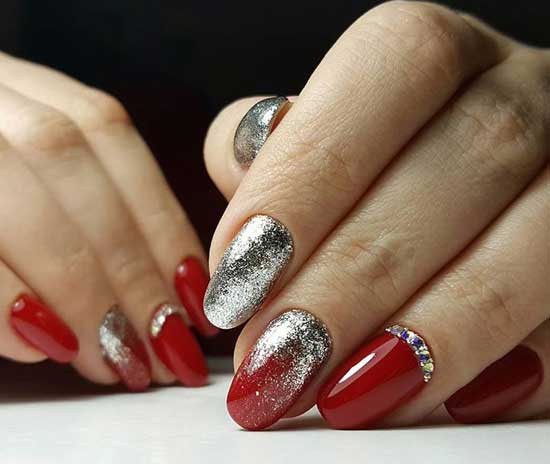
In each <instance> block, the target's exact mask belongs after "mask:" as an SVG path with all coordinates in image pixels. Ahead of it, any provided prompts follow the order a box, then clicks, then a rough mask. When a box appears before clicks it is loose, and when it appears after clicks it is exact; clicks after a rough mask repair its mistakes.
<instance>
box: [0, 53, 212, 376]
mask: <svg viewBox="0 0 550 464" xmlns="http://www.w3.org/2000/svg"><path fill="white" fill-rule="evenodd" d="M1 64H2V66H0V82H3V83H4V84H5V85H7V86H9V87H10V88H13V89H15V90H16V91H18V92H20V93H21V94H23V95H25V96H27V97H29V98H30V99H32V100H36V101H38V102H40V103H42V104H44V105H46V106H48V107H50V108H54V109H56V110H57V111H59V112H61V113H62V114H64V115H66V116H67V117H68V118H69V119H71V120H72V121H74V123H75V124H76V126H77V127H78V129H79V131H80V136H81V138H83V140H85V142H86V144H88V145H89V147H90V149H91V150H93V152H94V155H95V156H96V157H97V158H98V160H99V161H100V163H101V164H102V166H103V168H104V169H105V170H106V172H107V174H108V176H109V177H110V178H111V179H112V183H113V185H114V187H115V188H116V190H117V191H118V194H119V195H120V197H121V199H122V201H123V203H124V204H125V205H126V207H127V209H128V211H129V213H130V215H131V217H132V222H133V223H134V224H135V226H134V227H133V228H134V229H135V227H136V226H137V228H138V229H139V232H140V235H141V236H142V239H141V240H140V241H141V242H142V243H145V242H146V244H147V247H148V250H149V251H148V253H147V254H149V255H152V257H153V258H154V260H155V261H156V265H155V266H154V267H156V268H157V269H158V270H160V273H161V275H162V278H163V279H164V284H165V285H164V291H163V293H164V294H166V292H168V294H169V297H164V300H166V301H168V300H173V299H174V298H175V297H176V292H177V293H178V295H179V297H180V299H181V301H182V303H183V304H184V306H185V309H186V310H187V312H188V313H189V316H190V318H191V320H192V322H193V324H194V325H195V326H196V327H197V329H198V330H199V331H200V332H201V333H202V334H203V335H206V336H212V335H215V334H216V333H217V329H216V328H215V327H213V326H212V325H211V324H209V323H208V321H207V319H206V318H205V317H204V311H203V308H202V299H203V296H204V291H205V290H206V285H207V279H208V276H207V274H206V273H205V270H204V269H205V262H206V260H205V256H204V252H203V250H202V247H201V245H200V242H199V239H198V237H197V235H196V233H195V231H194V229H193V227H192V225H191V223H190V222H189V219H188V218H187V216H186V214H185V212H184V211H183V209H182V208H181V206H180V204H179V202H178V201H177V199H176V197H175V196H174V194H173V193H172V192H171V190H170V188H169V186H168V184H167V183H166V180H165V178H164V176H163V175H162V172H161V170H160V168H159V166H158V165H157V163H156V161H155V159H154V157H153V156H152V154H151V152H150V150H149V148H148V147H147V145H146V144H145V142H144V141H143V140H142V138H141V137H140V135H139V134H138V132H137V130H136V129H135V127H134V126H133V125H132V123H131V121H130V118H129V116H128V114H127V113H126V111H125V110H124V108H123V107H122V105H121V104H120V103H119V102H118V101H116V100H115V99H114V98H113V97H111V96H109V95H107V94H104V93H103V92H100V91H98V90H95V89H91V88H89V87H86V86H84V85H82V84H80V83H79V82H77V81H75V80H73V79H71V78H69V77H67V76H65V75H63V74H61V73H59V72H56V71H54V70H51V69H49V68H45V67H42V66H38V65H35V64H32V63H27V62H24V61H21V60H17V59H15V58H12V57H9V56H7V55H2V56H1ZM116 204H117V205H118V204H120V200H119V201H117V202H116ZM127 216H128V214H125V215H123V216H122V218H126V217H127ZM113 217H116V216H113ZM144 240H145V242H144ZM135 244H136V241H133V242H128V243H127V244H125V243H124V242H123V243H120V244H119V245H121V246H119V247H118V248H117V249H118V250H119V253H118V255H119V256H122V255H123V254H124V253H123V252H124V250H127V249H128V248H129V247H130V245H132V246H133V250H137V249H136V247H135V246H134V245H135ZM124 245H126V246H124ZM141 248H142V253H145V250H144V249H143V246H142V247H141ZM122 257H123V258H124V261H125V262H127V263H135V264H136V265H131V266H130V265H129V266H126V269H127V270H130V268H132V269H134V270H135V271H136V272H137V273H138V274H140V272H139V268H141V269H142V270H144V269H145V268H146V267H147V266H149V265H148V264H147V263H150V262H151V259H150V257H149V258H148V259H142V260H141V261H140V257H139V256H136V257H135V259H134V258H132V256H129V255H124V256H122ZM139 263H142V264H147V266H138V265H137V264H139ZM147 270H148V271H151V269H147ZM158 270H157V271H156V272H155V273H152V272H150V273H149V275H150V276H152V275H153V274H155V275H158ZM132 277H135V276H132ZM150 279H151V281H150V282H148V285H147V286H143V287H142V288H143V289H147V288H149V289H151V292H150V297H151V299H155V298H153V293H154V291H153V289H154V288H158V287H159V285H157V284H155V285H152V284H153V283H154V281H155V280H158V279H157V278H156V277H155V279H153V278H152V277H151V278H150ZM131 280H132V282H135V284H136V286H139V285H141V284H143V283H144V282H141V284H140V283H139V282H138V280H139V279H135V278H132V279H131ZM174 290H175V291H176V292H175V291H174ZM164 300H161V301H164ZM144 303H145V302H144ZM131 306H134V305H133V304H132V305H131ZM149 313H150V308H149V310H148V311H143V312H142V313H141V314H142V317H143V318H144V320H143V321H141V322H140V323H138V325H139V326H140V327H143V323H144V322H145V318H149V317H150V314H149ZM187 338H189V337H187ZM190 343H191V341H190ZM191 344H193V345H194V343H191ZM155 375H156V378H157V377H158V376H161V377H162V378H163V379H164V380H168V377H167V376H166V375H165V374H163V373H162V370H159V369H155ZM158 379H159V380H160V377H158Z"/></svg>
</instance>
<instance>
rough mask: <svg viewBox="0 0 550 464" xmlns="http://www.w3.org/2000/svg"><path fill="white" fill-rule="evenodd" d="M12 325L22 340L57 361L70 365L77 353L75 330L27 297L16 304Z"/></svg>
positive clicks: (11, 318) (12, 311)
mask: <svg viewBox="0 0 550 464" xmlns="http://www.w3.org/2000/svg"><path fill="white" fill-rule="evenodd" d="M10 322H11V326H12V327H13V329H14V330H15V332H16V333H17V334H18V335H19V336H20V337H21V338H23V339H24V340H25V341H27V342H28V343H29V344H30V345H32V346H33V347H34V348H36V349H37V350H40V351H42V352H43V353H44V354H46V355H47V356H48V357H49V358H50V359H52V360H54V361H57V362H59V363H68V362H71V361H72V360H73V359H74V358H75V357H76V355H77V354H78V340H77V338H76V336H75V334H74V333H73V331H72V330H71V329H70V328H69V327H68V326H67V325H66V324H65V323H64V322H63V321H62V320H61V319H60V318H59V317H58V316H57V315H56V314H55V313H54V312H53V311H51V310H50V309H49V308H47V307H46V306H45V305H44V304H43V303H40V302H39V301H37V300H35V299H34V298H31V297H30V296H28V295H22V296H20V297H19V298H18V299H17V300H16V301H15V303H13V305H12V307H11V314H10Z"/></svg>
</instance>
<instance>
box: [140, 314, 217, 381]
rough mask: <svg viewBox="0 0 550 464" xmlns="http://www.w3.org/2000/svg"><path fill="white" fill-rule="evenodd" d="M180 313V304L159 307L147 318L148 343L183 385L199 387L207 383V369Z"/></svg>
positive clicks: (199, 349)
mask: <svg viewBox="0 0 550 464" xmlns="http://www.w3.org/2000/svg"><path fill="white" fill-rule="evenodd" d="M182 312H183V307H182V306H180V305H174V304H167V303H165V304H162V305H160V306H159V307H158V308H157V309H156V310H155V312H154V313H153V316H152V318H151V324H150V326H149V340H150V341H151V346H152V347H153V349H154V350H155V354H156V355H157V357H158V358H159V359H160V360H161V361H162V363H163V364H164V365H165V366H166V367H167V368H168V369H170V371H171V372H172V373H173V374H174V375H175V376H176V377H177V378H178V380H179V381H180V382H181V383H182V384H183V385H186V386H188V387H200V386H203V385H205V384H206V382H207V380H208V367H207V366H206V360H205V359H204V355H203V354H202V351H201V348H200V346H199V343H198V342H197V340H196V339H195V337H194V335H193V334H192V333H191V331H190V330H189V328H188V327H187V326H186V325H185V322H184V321H183V318H182V316H181V314H182Z"/></svg>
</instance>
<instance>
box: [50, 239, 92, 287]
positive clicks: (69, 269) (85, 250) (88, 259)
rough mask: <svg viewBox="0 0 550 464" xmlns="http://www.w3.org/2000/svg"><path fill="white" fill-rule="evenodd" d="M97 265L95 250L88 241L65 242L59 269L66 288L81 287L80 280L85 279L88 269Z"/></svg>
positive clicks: (61, 280) (88, 273) (88, 272)
mask: <svg viewBox="0 0 550 464" xmlns="http://www.w3.org/2000/svg"><path fill="white" fill-rule="evenodd" d="M96 266H97V259H96V255H95V251H94V249H93V247H92V246H91V244H90V243H88V242H86V241H82V242H81V241H79V243H77V244H67V245H66V249H65V252H64V257H63V266H62V269H61V271H60V272H61V275H62V278H61V279H59V281H60V282H64V283H65V285H66V287H67V288H78V287H82V282H84V281H87V280H88V279H87V278H83V277H88V276H89V275H90V270H91V269H95V268H96Z"/></svg>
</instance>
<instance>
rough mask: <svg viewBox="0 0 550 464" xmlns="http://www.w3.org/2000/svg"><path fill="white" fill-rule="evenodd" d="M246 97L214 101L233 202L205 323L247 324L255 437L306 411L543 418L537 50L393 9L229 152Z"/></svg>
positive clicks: (247, 129) (422, 12)
mask: <svg viewBox="0 0 550 464" xmlns="http://www.w3.org/2000/svg"><path fill="white" fill-rule="evenodd" d="M280 65H281V66H284V59H282V61H281V63H280ZM260 100H261V99H260V98H252V99H250V98H249V99H245V100H242V101H239V102H237V103H235V104H233V105H231V106H229V107H228V108H226V109H225V110H224V111H223V112H222V113H221V114H220V115H219V117H218V118H217V119H216V121H215V122H214V123H213V125H212V127H211V129H210V131H209V134H208V138H207V140H206V145H205V152H206V163H207V167H208V169H209V172H210V174H211V176H212V178H213V179H214V180H215V182H216V183H217V185H218V186H219V188H220V190H221V191H222V192H223V193H224V194H225V195H226V197H227V198H228V199H230V203H229V206H228V208H227V211H226V212H225V214H224V216H223V218H222V220H221V222H220V224H219V226H218V229H217V231H216V233H215V236H214V239H213V242H212V248H211V250H210V258H211V269H212V270H216V271H215V273H214V274H213V277H212V280H211V283H210V286H209V289H208V291H207V294H206V299H205V311H206V314H207V317H208V318H209V319H210V321H211V322H213V323H214V324H215V325H217V326H219V327H221V328H229V327H234V326H236V325H239V324H241V323H243V322H245V321H246V320H247V319H248V318H250V317H252V316H253V315H254V314H255V315H254V317H252V319H250V321H249V322H248V323H247V324H246V327H245V328H244V331H243V332H242V334H241V336H240V339H239V341H238V344H237V348H236V353H235V364H236V366H240V367H239V369H238V371H237V373H236V376H235V379H234V381H233V384H232V386H231V389H230V392H229V396H228V408H229V412H230V413H231V415H232V417H233V418H234V419H235V420H236V421H237V422H238V423H239V424H240V425H242V426H243V427H245V428H248V429H261V428H265V427H268V426H270V425H272V424H273V423H275V422H276V421H277V420H278V419H279V418H281V417H283V416H294V415H298V414H300V413H302V412H303V411H305V410H307V409H309V408H310V407H311V406H312V405H313V404H314V403H315V401H316V399H317V402H318V406H319V408H320V411H321V413H322V414H323V416H324V417H325V418H326V419H327V420H328V422H329V423H330V424H331V425H332V426H334V427H338V428H356V427H369V426H373V425H385V426H395V425H403V424H411V423H415V422H417V421H419V420H420V419H422V418H423V417H425V416H426V415H428V414H429V413H430V412H431V411H432V410H434V409H435V408H436V407H438V406H439V405H441V404H442V403H445V402H446V405H447V409H448V410H449V412H450V413H451V415H452V416H454V417H455V418H456V419H457V420H459V421H463V422H479V421H487V420H493V419H520V418H525V417H531V416H534V415H536V414H538V413H540V412H542V411H544V410H546V409H548V408H550V378H549V377H550V376H548V375H547V376H543V369H546V371H547V372H549V371H550V323H549V322H545V321H547V320H548V318H549V317H550V285H549V280H548V279H549V277H548V276H549V272H550V246H549V245H550V171H549V168H548V160H549V155H550V147H549V139H550V137H549V134H550V52H549V51H547V50H540V49H534V48H530V47H527V46H525V45H521V44H518V43H516V42H514V41H512V40H511V39H509V38H506V37H503V36H502V35H500V34H498V33H497V32H495V31H493V30H491V29H490V28H489V27H487V26H486V25H484V24H482V23H481V22H479V21H478V20H476V19H475V18H471V17H468V16H465V15H461V14H458V13H455V12H453V11H450V10H448V9H446V8H443V7H441V6H437V5H433V4H427V3H418V2H414V3H409V2H388V3H384V4H382V5H381V6H379V7H377V8H375V9H374V10H372V11H370V12H369V13H367V14H366V15H364V16H363V17H362V18H360V19H359V20H357V21H356V22H355V23H354V24H353V25H352V26H351V27H350V28H349V29H348V30H347V31H346V32H345V33H344V34H343V36H342V37H341V38H340V39H339V40H338V42H337V43H336V44H335V45H334V47H333V48H332V49H331V50H330V51H329V52H328V54H327V55H326V57H325V58H324V59H323V61H322V63H321V64H320V65H319V67H318V68H317V69H316V70H315V72H314V73H313V75H312V76H311V78H310V79H309V81H308V83H307V84H306V86H305V88H304V89H303V91H302V92H301V94H300V95H299V97H297V98H296V99H295V101H294V103H292V105H291V104H289V103H285V102H284V100H275V101H274V100H271V101H268V102H264V103H262V106H260V107H255V108H254V110H253V112H252V113H248V115H247V116H246V118H245V120H244V121H243V122H242V124H241V125H240V127H239V129H238V131H237V132H238V133H237V137H236V140H235V144H234V143H233V135H234V134H235V131H236V130H237V126H238V125H239V122H240V121H241V119H242V118H243V116H244V115H245V114H246V113H247V112H248V110H250V108H251V106H252V105H253V104H254V103H256V102H258V101H260ZM275 126H276V129H275V130H273V128H274V127H275ZM271 131H272V133H271V135H269V134H270V132H271ZM268 135H269V138H267V136H268ZM266 139H267V140H266ZM264 141H265V145H263V146H262V144H263V142H264ZM260 146H261V150H260V153H259V156H258V157H257V158H256V159H255V160H254V162H253V163H252V165H251V167H250V169H249V170H248V171H247V169H246V165H247V164H248V161H251V160H252V159H253V158H254V154H255V153H256V151H257V148H258V147H260ZM235 149H236V152H235ZM237 159H238V160H240V161H243V163H242V164H241V165H239V163H238V162H237ZM241 180H242V183H240V185H238V184H239V182H241ZM237 185H238V188H237ZM230 242H231V243H230ZM224 250H225V252H224ZM260 308H261V310H260V311H258V310H259V309H260ZM395 324H397V325H398V326H396V327H393V328H392V329H391V330H390V331H388V332H381V329H383V328H386V327H388V328H389V327H392V326H394V325H395ZM266 327H267V328H266ZM403 328H409V329H410V331H406V330H404V329H403ZM377 332H381V333H382V335H380V334H379V333H378V334H377ZM415 334H418V336H415ZM371 337H374V338H372V339H371V340H370V341H369V342H368V343H367V344H365V342H366V340H367V339H369V338H371ZM356 350H358V351H356ZM354 351H355V354H353V353H354ZM247 353H248V354H247ZM350 355H351V356H352V357H351V358H350ZM493 363H496V364H493ZM331 373H332V375H331ZM413 397H414V399H413Z"/></svg>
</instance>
